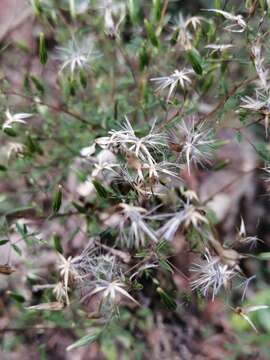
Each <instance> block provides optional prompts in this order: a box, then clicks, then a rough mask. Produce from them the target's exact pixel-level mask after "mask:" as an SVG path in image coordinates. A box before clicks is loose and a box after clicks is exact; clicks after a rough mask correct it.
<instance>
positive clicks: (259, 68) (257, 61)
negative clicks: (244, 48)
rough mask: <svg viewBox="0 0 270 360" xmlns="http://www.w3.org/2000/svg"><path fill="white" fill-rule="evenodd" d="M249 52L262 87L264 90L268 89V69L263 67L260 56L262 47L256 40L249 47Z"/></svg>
mask: <svg viewBox="0 0 270 360" xmlns="http://www.w3.org/2000/svg"><path fill="white" fill-rule="evenodd" d="M251 52H252V55H253V57H254V65H255V68H256V72H257V74H258V77H259V79H260V81H261V85H262V88H263V89H265V90H268V89H269V84H268V81H267V78H268V70H266V69H265V67H264V58H263V57H262V47H261V44H260V43H258V42H256V43H255V44H253V45H252V47H251Z"/></svg>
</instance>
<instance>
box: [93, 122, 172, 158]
mask: <svg viewBox="0 0 270 360" xmlns="http://www.w3.org/2000/svg"><path fill="white" fill-rule="evenodd" d="M109 135H110V136H108V137H102V138H98V139H96V143H97V144H98V145H99V146H101V147H102V148H110V149H112V150H114V149H117V148H120V149H121V151H122V152H123V153H124V154H129V153H132V154H133V155H134V156H135V157H136V158H138V159H140V160H142V161H146V162H148V163H150V164H151V163H154V162H155V159H154V157H153V153H155V152H158V153H161V154H162V149H164V148H165V147H167V144H166V139H167V137H166V135H165V134H164V133H159V132H157V131H156V130H155V121H154V123H153V125H152V127H151V129H150V131H149V133H148V134H147V135H145V136H143V137H138V136H137V135H136V134H135V131H134V129H133V128H132V126H131V124H130V122H129V120H128V118H127V117H125V123H124V124H123V126H122V127H121V129H120V130H111V131H109Z"/></svg>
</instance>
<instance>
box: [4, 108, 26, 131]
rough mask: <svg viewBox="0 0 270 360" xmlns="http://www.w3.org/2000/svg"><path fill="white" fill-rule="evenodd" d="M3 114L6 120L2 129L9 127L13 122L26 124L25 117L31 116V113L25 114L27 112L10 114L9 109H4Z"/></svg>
mask: <svg viewBox="0 0 270 360" xmlns="http://www.w3.org/2000/svg"><path fill="white" fill-rule="evenodd" d="M5 115H6V120H5V122H4V123H3V125H2V129H3V130H5V129H11V128H12V125H13V124H14V123H19V124H26V121H25V119H29V118H30V117H32V116H33V114H27V113H18V114H12V113H11V112H10V110H9V109H7V110H6V112H5Z"/></svg>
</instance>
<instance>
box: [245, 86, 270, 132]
mask: <svg viewBox="0 0 270 360" xmlns="http://www.w3.org/2000/svg"><path fill="white" fill-rule="evenodd" d="M269 95H270V94H269V92H268V90H265V89H263V90H259V89H256V98H255V99H254V98H252V97H250V96H246V97H243V98H241V101H242V104H240V107H241V108H243V109H248V110H250V111H253V112H258V113H259V114H261V115H263V116H264V127H265V135H266V137H267V136H268V126H269V116H270V96H269Z"/></svg>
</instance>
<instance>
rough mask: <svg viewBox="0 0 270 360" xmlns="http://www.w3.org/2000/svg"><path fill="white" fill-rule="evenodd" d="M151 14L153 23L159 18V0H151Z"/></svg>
mask: <svg viewBox="0 0 270 360" xmlns="http://www.w3.org/2000/svg"><path fill="white" fill-rule="evenodd" d="M152 3H153V5H152V15H151V18H152V19H153V22H154V23H157V22H158V21H159V20H160V18H161V11H162V6H161V0H152Z"/></svg>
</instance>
